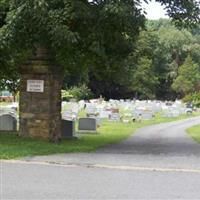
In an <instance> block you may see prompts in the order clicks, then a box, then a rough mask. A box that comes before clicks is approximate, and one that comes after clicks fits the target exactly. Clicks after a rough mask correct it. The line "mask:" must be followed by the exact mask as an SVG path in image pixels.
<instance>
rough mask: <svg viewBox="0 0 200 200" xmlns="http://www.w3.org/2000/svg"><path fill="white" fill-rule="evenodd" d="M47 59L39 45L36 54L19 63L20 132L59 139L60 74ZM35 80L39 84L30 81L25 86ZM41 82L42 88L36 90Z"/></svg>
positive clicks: (37, 136)
mask: <svg viewBox="0 0 200 200" xmlns="http://www.w3.org/2000/svg"><path fill="white" fill-rule="evenodd" d="M49 58H50V56H49V55H48V53H47V51H46V49H45V48H38V49H37V51H36V55H35V56H34V57H33V58H31V59H29V61H28V62H27V63H25V64H24V65H23V66H21V86H20V104H19V108H20V129H19V130H20V131H19V134H20V136H22V137H31V138H42V139H46V140H50V141H52V142H58V140H59V139H60V138H61V86H62V75H61V72H60V68H59V67H57V66H55V65H54V64H53V62H52V61H51V59H49ZM38 80H39V81H38ZM35 81H38V82H39V83H40V85H39V86H37V84H36V85H34V84H33V85H32V86H31V87H32V88H29V89H28V86H27V84H28V83H30V82H35ZM41 82H43V83H44V85H43V84H41ZM42 85H43V86H44V87H43V91H42V90H41V88H38V90H37V87H42ZM29 87H30V84H29Z"/></svg>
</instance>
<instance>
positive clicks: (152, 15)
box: [143, 0, 167, 19]
mask: <svg viewBox="0 0 200 200" xmlns="http://www.w3.org/2000/svg"><path fill="white" fill-rule="evenodd" d="M143 7H144V8H145V10H146V12H147V15H146V17H147V18H148V19H159V18H167V16H166V15H165V14H166V12H165V11H164V9H163V7H162V6H161V4H160V3H157V2H155V1H154V0H152V2H150V3H149V4H146V3H143Z"/></svg>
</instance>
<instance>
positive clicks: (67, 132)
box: [61, 119, 76, 139]
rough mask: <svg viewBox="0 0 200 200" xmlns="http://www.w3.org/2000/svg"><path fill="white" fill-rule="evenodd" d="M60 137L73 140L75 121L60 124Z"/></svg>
mask: <svg viewBox="0 0 200 200" xmlns="http://www.w3.org/2000/svg"><path fill="white" fill-rule="evenodd" d="M61 127H62V131H61V136H62V138H64V139H74V138H76V137H75V121H71V120H64V119H62V122H61Z"/></svg>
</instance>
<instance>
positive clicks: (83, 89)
mask: <svg viewBox="0 0 200 200" xmlns="http://www.w3.org/2000/svg"><path fill="white" fill-rule="evenodd" d="M92 96H93V95H92V92H91V90H90V89H89V88H88V87H87V86H86V85H85V84H83V85H80V86H73V87H71V88H69V89H68V90H62V99H63V100H64V101H69V100H70V99H72V98H74V99H76V100H83V99H84V100H88V99H90V98H92Z"/></svg>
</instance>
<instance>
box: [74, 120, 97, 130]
mask: <svg viewBox="0 0 200 200" xmlns="http://www.w3.org/2000/svg"><path fill="white" fill-rule="evenodd" d="M78 129H79V131H81V132H96V131H97V121H96V119H95V118H80V119H79V123H78Z"/></svg>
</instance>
